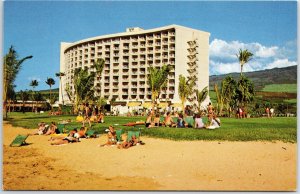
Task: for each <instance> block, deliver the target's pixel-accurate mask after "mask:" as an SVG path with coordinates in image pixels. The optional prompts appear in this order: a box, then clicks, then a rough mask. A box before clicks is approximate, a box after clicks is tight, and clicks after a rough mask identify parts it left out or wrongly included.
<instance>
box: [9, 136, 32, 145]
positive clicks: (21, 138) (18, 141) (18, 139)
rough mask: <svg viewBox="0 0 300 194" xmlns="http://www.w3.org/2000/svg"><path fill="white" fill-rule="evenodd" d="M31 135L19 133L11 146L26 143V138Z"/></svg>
mask: <svg viewBox="0 0 300 194" xmlns="http://www.w3.org/2000/svg"><path fill="white" fill-rule="evenodd" d="M28 136H29V135H28V134H27V135H17V137H16V138H15V139H14V140H13V141H12V142H11V144H10V147H20V146H22V145H26V144H27V143H26V142H25V140H26V139H27V137H28Z"/></svg>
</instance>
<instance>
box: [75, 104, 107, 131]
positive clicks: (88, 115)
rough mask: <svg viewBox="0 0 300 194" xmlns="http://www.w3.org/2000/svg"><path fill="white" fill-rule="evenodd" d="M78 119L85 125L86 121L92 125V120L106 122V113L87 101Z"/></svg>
mask: <svg viewBox="0 0 300 194" xmlns="http://www.w3.org/2000/svg"><path fill="white" fill-rule="evenodd" d="M82 115H83V116H82ZM76 121H77V122H82V126H83V127H84V126H85V123H88V124H89V126H90V127H91V122H95V123H104V114H103V113H102V112H101V111H98V109H97V108H92V107H91V106H89V104H88V103H85V104H84V105H83V107H81V108H80V111H79V115H78V116H77V118H76Z"/></svg>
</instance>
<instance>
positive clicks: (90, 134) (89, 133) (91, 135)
mask: <svg viewBox="0 0 300 194" xmlns="http://www.w3.org/2000/svg"><path fill="white" fill-rule="evenodd" d="M95 132H96V131H95V130H93V129H88V130H87V132H86V133H85V135H86V136H87V137H93V136H94V135H96V133H95Z"/></svg>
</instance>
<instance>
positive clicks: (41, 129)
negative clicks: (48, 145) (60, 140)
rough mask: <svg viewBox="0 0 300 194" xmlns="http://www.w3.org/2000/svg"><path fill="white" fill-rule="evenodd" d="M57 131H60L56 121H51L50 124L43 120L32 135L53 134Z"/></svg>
mask: <svg viewBox="0 0 300 194" xmlns="http://www.w3.org/2000/svg"><path fill="white" fill-rule="evenodd" d="M55 133H59V131H58V128H57V126H56V124H55V122H51V124H50V126H49V125H47V124H46V123H45V122H41V123H39V124H38V129H37V130H36V131H34V132H33V133H32V134H30V135H51V134H55Z"/></svg>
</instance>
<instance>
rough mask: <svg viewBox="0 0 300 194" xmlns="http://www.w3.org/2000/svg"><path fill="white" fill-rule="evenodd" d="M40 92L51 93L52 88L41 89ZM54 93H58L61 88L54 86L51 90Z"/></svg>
mask: <svg viewBox="0 0 300 194" xmlns="http://www.w3.org/2000/svg"><path fill="white" fill-rule="evenodd" d="M39 92H41V93H50V90H40V91H39ZM51 92H52V93H58V92H59V89H58V88H53V89H52V90H51Z"/></svg>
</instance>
